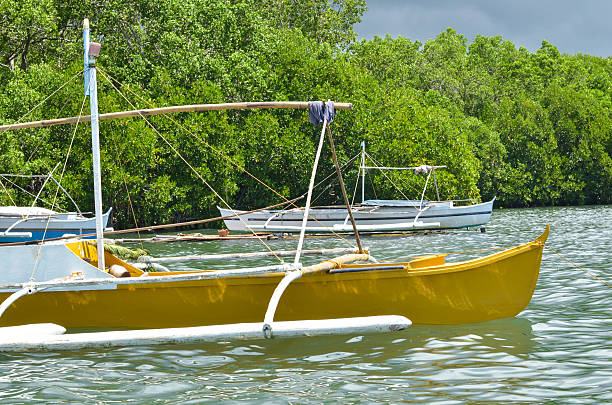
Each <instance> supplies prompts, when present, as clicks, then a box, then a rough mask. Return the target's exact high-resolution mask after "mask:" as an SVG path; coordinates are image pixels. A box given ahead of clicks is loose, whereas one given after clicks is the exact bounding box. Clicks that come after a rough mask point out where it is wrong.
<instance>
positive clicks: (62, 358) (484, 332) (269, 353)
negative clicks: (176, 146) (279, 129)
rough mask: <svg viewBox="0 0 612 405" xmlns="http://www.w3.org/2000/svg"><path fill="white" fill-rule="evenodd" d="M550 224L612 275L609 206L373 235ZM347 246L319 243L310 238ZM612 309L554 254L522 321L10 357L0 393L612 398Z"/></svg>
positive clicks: (567, 247) (290, 399)
mask: <svg viewBox="0 0 612 405" xmlns="http://www.w3.org/2000/svg"><path fill="white" fill-rule="evenodd" d="M546 224H550V225H551V234H550V237H549V239H548V246H549V247H550V248H552V249H554V250H555V251H556V252H559V253H561V254H563V255H564V256H565V257H567V258H568V259H570V260H572V261H573V262H575V263H576V264H578V265H580V266H581V267H582V268H583V269H584V270H587V271H589V272H591V273H592V274H594V275H596V276H598V277H600V278H601V279H602V280H604V281H606V282H607V283H608V284H611V283H612V270H611V267H612V207H611V206H598V207H580V208H576V207H569V208H539V209H521V210H496V211H495V212H494V213H493V216H492V218H491V221H490V223H489V224H488V225H487V229H486V230H487V232H485V233H481V232H477V231H461V232H453V233H449V234H437V235H421V236H405V237H394V238H381V237H376V238H374V237H370V238H364V243H365V245H367V246H368V247H370V249H371V250H372V253H373V254H374V255H375V256H376V257H377V258H379V259H393V258H397V257H402V256H413V255H417V254H423V253H434V252H461V251H469V250H476V249H484V248H494V247H504V246H511V245H515V244H519V243H522V242H525V241H528V240H531V239H533V238H535V237H536V236H537V235H539V234H540V233H541V232H542V231H543V230H544V228H545V225H546ZM269 244H270V246H271V247H272V248H274V249H292V248H294V247H295V241H293V240H277V241H269ZM341 246H344V243H343V242H342V241H338V240H333V239H318V240H308V241H307V243H306V246H305V248H318V247H341ZM145 247H146V248H147V249H149V250H150V251H151V252H152V253H153V254H154V255H156V256H162V255H178V254H194V253H212V252H222V251H226V250H231V251H244V252H246V251H259V250H262V248H261V246H260V245H259V244H258V242H255V241H243V242H237V241H232V242H206V243H183V244H155V245H153V244H150V245H147V246H145ZM474 255H475V253H466V254H462V255H453V256H450V257H449V259H450V258H453V260H460V259H464V258H466V257H471V256H474ZM315 260H316V259H314V258H308V261H309V262H312V261H315ZM263 263H266V262H263V261H261V260H259V261H252V262H250V263H249V264H257V265H259V264H263ZM177 267H178V266H177ZM179 268H180V267H179ZM184 268H188V267H187V266H185V267H184ZM611 312H612V289H611V288H610V287H608V286H606V285H605V284H603V283H602V282H600V281H597V280H595V279H594V278H593V277H591V276H590V275H588V274H586V273H585V272H583V270H580V269H578V268H576V267H574V266H573V265H572V264H570V263H568V262H567V261H565V260H563V259H561V258H560V257H559V256H557V255H556V254H554V253H552V252H551V251H550V250H545V253H544V258H543V261H542V269H541V273H540V278H539V280H538V285H537V288H536V291H535V293H534V296H533V299H532V300H531V303H530V304H529V306H528V307H527V309H526V310H525V311H523V312H522V313H521V314H519V315H518V316H517V317H515V318H510V319H503V320H498V321H492V322H485V323H480V324H471V325H460V326H413V327H412V328H410V329H409V330H407V331H401V332H395V333H389V334H384V335H366V336H336V337H331V338H330V337H326V338H301V339H291V340H271V341H263V340H262V341H254V342H222V343H215V344H202V345H194V346H149V347H137V348H123V349H104V350H87V351H79V352H69V353H59V352H57V353H56V352H50V353H21V354H9V355H7V354H0V402H1V403H29V402H33V401H39V402H42V403H61V402H66V403H83V402H89V403H92V402H93V403H115V402H134V403H181V404H183V403H185V404H189V403H202V402H212V403H224V402H225V403H231V402H234V401H248V402H252V403H321V402H330V403H355V402H365V403H378V402H391V403H397V402H427V403H449V404H452V403H466V402H468V403H491V402H497V403H502V402H503V403H508V402H517V403H544V402H545V403H580V404H584V403H609V402H612V389H611V387H612V320H611ZM262 318H263V314H262Z"/></svg>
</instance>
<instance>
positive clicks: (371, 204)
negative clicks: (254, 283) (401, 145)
mask: <svg viewBox="0 0 612 405" xmlns="http://www.w3.org/2000/svg"><path fill="white" fill-rule="evenodd" d="M361 146H362V149H361V165H360V166H359V171H360V173H359V176H360V177H361V201H362V202H361V204H353V205H351V212H352V215H353V218H354V220H355V224H356V229H357V230H358V231H360V232H398V231H420V230H433V229H460V228H472V227H478V226H483V225H485V224H486V223H487V222H488V221H489V219H490V218H491V213H492V211H493V202H494V201H495V198H493V199H492V200H491V201H487V202H484V203H480V204H478V203H474V202H473V201H472V200H448V201H426V200H424V199H423V197H424V196H425V191H426V190H427V185H428V184H429V179H430V177H431V175H432V174H433V178H434V184H435V187H436V195H437V197H438V200H440V195H439V192H438V183H437V179H436V169H443V168H446V166H430V165H421V166H414V167H385V166H379V165H376V166H366V156H368V157H369V158H370V159H371V160H372V161H374V160H373V159H372V158H371V157H370V156H369V155H368V154H367V153H366V151H365V144H364V143H362V144H361ZM355 158H356V157H355ZM366 170H413V171H414V172H415V173H424V174H427V180H426V181H425V187H424V188H423V192H422V194H421V199H420V200H366V199H365V176H366ZM466 202H470V203H469V204H465V203H466ZM458 203H459V204H458ZM217 208H218V209H219V212H220V213H221V216H223V217H225V219H224V222H225V226H226V227H227V229H228V230H230V231H241V232H245V231H251V230H256V231H263V232H278V233H281V232H287V233H292V232H295V233H298V232H300V230H301V226H300V223H301V222H302V217H303V216H304V209H303V208H290V209H285V210H263V211H258V212H254V213H250V214H248V213H247V214H245V211H240V210H233V209H225V208H221V207H217ZM236 214H240V217H238V216H237V215H236ZM349 219H350V218H349V215H348V214H347V209H346V207H345V206H327V207H312V208H311V209H310V215H309V218H308V222H307V223H306V232H311V233H342V232H348V233H351V232H353V231H354V229H353V226H352V224H351V223H350V222H349Z"/></svg>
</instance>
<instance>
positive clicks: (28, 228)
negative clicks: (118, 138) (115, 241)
mask: <svg viewBox="0 0 612 405" xmlns="http://www.w3.org/2000/svg"><path fill="white" fill-rule="evenodd" d="M54 170H55V169H54ZM0 178H1V179H2V180H3V181H6V182H8V183H10V184H11V185H12V186H14V187H15V188H16V189H19V190H21V191H22V192H25V193H27V194H30V195H31V196H33V197H34V201H33V202H32V205H31V206H15V205H11V206H0V244H2V243H13V242H31V241H42V240H48V239H53V238H61V237H65V236H68V235H82V236H83V238H85V239H90V238H93V237H94V236H95V233H96V218H95V217H86V216H85V215H84V214H83V213H82V212H81V210H80V209H79V207H78V205H77V204H76V203H75V202H74V200H73V199H72V197H71V196H70V194H68V192H67V191H66V190H65V189H64V188H63V187H62V186H61V185H60V183H59V182H58V181H57V180H56V179H55V178H54V177H53V172H51V173H49V174H47V175H24V174H0ZM11 178H30V179H31V178H39V179H44V182H43V185H42V187H41V189H40V191H39V192H38V194H37V195H34V194H32V193H30V192H28V191H27V190H25V189H24V188H22V187H20V186H19V184H17V183H15V182H13V181H12V180H11ZM49 180H52V181H53V182H55V184H57V186H58V188H59V190H61V191H62V192H63V193H64V194H65V195H66V197H67V198H68V199H69V200H70V201H71V202H72V203H73V204H74V206H75V208H76V211H72V212H58V211H55V210H53V209H48V208H43V207H38V206H36V204H37V203H38V202H39V201H40V202H44V203H46V204H49V206H51V207H53V206H54V204H52V203H50V202H48V201H44V200H42V199H40V198H39V197H40V193H41V192H42V189H43V188H44V187H45V185H46V184H47V182H48V181H49ZM111 210H112V209H109V210H108V211H107V212H106V213H105V214H104V215H103V216H102V226H103V227H104V230H105V231H111V230H112V228H110V227H107V225H108V219H109V217H110V214H111Z"/></svg>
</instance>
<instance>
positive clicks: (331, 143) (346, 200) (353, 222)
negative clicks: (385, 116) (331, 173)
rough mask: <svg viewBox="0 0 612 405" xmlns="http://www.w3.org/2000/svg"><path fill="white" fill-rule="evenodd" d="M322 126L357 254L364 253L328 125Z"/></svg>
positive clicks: (326, 123)
mask: <svg viewBox="0 0 612 405" xmlns="http://www.w3.org/2000/svg"><path fill="white" fill-rule="evenodd" d="M323 125H325V127H326V129H327V136H328V138H329V144H330V146H331V152H332V156H333V158H334V165H335V166H336V173H337V174H338V181H339V182H340V189H341V190H342V196H343V197H344V204H346V210H347V211H348V215H349V218H350V219H351V224H352V225H353V232H355V241H356V242H357V247H358V248H359V253H365V252H364V251H363V247H361V240H360V239H359V232H358V231H357V224H355V218H353V211H352V209H351V204H349V200H348V196H347V195H346V189H345V188H344V180H342V172H341V171H340V165H339V164H338V158H337V157H336V148H335V146H334V138H333V137H332V133H331V129H330V128H329V123H328V122H327V121H326V122H325V123H324V124H323Z"/></svg>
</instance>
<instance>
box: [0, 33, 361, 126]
mask: <svg viewBox="0 0 612 405" xmlns="http://www.w3.org/2000/svg"><path fill="white" fill-rule="evenodd" d="M88 31H89V30H88ZM86 52H87V50H86ZM85 69H86V70H87V67H86V68H85ZM94 70H95V69H94ZM86 80H88V79H86ZM86 86H88V85H87V84H86ZM279 108H283V109H301V110H307V109H308V102H307V101H261V102H245V103H221V104H193V105H179V106H172V107H160V108H148V109H143V110H128V111H119V112H114V113H106V114H99V115H98V120H99V121H104V120H112V119H117V118H130V117H140V116H142V115H145V116H146V115H159V114H174V113H179V112H202V111H226V110H263V109H279ZM335 108H336V110H352V109H353V104H351V103H336V104H335ZM90 120H91V117H89V116H85V117H70V118H57V119H53V120H43V121H33V122H24V123H20V124H9V125H0V131H9V130H15V129H25V128H36V127H50V126H54V125H65V124H74V123H75V122H88V121H90Z"/></svg>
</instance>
